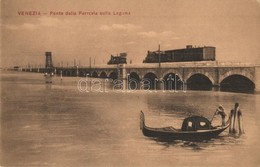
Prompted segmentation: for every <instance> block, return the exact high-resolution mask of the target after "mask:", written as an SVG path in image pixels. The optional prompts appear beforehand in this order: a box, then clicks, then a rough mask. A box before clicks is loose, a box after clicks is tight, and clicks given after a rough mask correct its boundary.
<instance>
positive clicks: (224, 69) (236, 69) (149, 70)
mask: <svg viewBox="0 0 260 167" xmlns="http://www.w3.org/2000/svg"><path fill="white" fill-rule="evenodd" d="M23 70H24V71H26V70H27V71H28V70H29V69H23ZM30 71H32V72H44V69H36V68H34V69H30ZM54 72H55V73H56V75H62V76H74V77H76V76H77V77H95V78H111V79H113V80H116V79H117V80H121V81H123V83H124V85H125V86H126V87H127V88H130V89H136V88H140V87H142V88H145V86H149V88H151V89H183V88H184V87H186V88H187V89H197V90H205V89H206V90H208V89H221V90H225V89H229V90H230V89H231V90H232V89H240V90H245V91H248V90H249V91H254V90H256V91H260V65H252V64H245V63H244V64H242V63H227V62H217V61H202V62H177V63H176V62H175V63H161V64H158V63H147V64H129V65H127V64H119V65H95V66H92V67H78V66H75V67H54Z"/></svg>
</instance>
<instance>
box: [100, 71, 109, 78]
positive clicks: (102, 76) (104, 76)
mask: <svg viewBox="0 0 260 167" xmlns="http://www.w3.org/2000/svg"><path fill="white" fill-rule="evenodd" d="M99 77H100V78H107V77H108V76H107V73H106V72H105V71H101V72H100V74H99Z"/></svg>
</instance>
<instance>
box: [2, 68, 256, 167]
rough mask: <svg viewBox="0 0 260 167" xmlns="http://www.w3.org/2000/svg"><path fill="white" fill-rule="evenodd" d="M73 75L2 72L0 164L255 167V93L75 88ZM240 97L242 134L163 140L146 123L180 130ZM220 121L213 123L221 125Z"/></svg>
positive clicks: (227, 106)
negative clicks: (142, 120) (149, 133)
mask: <svg viewBox="0 0 260 167" xmlns="http://www.w3.org/2000/svg"><path fill="white" fill-rule="evenodd" d="M79 79H80V78H76V77H74V78H73V77H71V78H69V77H63V80H62V81H61V80H60V78H58V77H54V78H53V84H45V80H44V77H43V76H42V75H41V74H35V73H23V72H1V139H2V148H1V150H2V152H1V164H0V165H2V166H118V167H119V166H120V167H121V166H147V167H148V166H149V167H152V166H156V167H158V166H171V167H172V166H203V167H204V166H205V167H208V166H259V165H260V160H259V157H260V154H259V153H260V146H259V139H260V136H259V127H260V126H259V118H260V114H259V108H260V103H258V102H259V100H260V95H259V94H240V93H227V92H214V91H187V92H186V93H184V92H181V91H179V92H175V93H173V92H157V93H147V92H144V91H136V92H131V93H126V92H125V93H116V92H113V91H108V93H97V92H90V93H86V92H80V91H79V90H78V89H77V81H78V80H79ZM235 102H240V104H241V110H242V112H243V119H244V128H245V135H243V136H241V137H239V138H234V137H232V136H229V135H228V133H227V132H226V131H225V132H223V133H222V134H221V135H220V137H218V138H217V139H213V140H211V141H208V142H192V143H191V142H181V141H176V142H161V141H157V140H154V139H150V138H147V137H145V136H143V134H142V133H141V131H140V129H139V112H140V110H143V111H144V113H145V116H146V123H147V125H148V126H154V127H160V126H174V127H176V128H180V126H181V123H182V120H183V119H184V118H185V117H187V116H189V115H190V114H199V115H203V116H205V117H207V118H209V119H210V118H211V117H212V115H213V113H214V111H215V109H216V107H217V106H218V105H219V104H222V105H223V106H224V107H225V109H226V112H229V110H230V109H231V108H232V107H233V105H234V103H235ZM220 122H221V120H220V119H219V118H216V119H214V121H213V123H214V124H220Z"/></svg>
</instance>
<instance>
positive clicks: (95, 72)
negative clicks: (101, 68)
mask: <svg viewBox="0 0 260 167" xmlns="http://www.w3.org/2000/svg"><path fill="white" fill-rule="evenodd" d="M98 76H99V75H98V72H97V71H93V72H92V73H91V77H95V78H97V77H98Z"/></svg>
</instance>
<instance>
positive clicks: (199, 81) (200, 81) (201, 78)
mask: <svg viewBox="0 0 260 167" xmlns="http://www.w3.org/2000/svg"><path fill="white" fill-rule="evenodd" d="M212 87H213V83H212V82H211V81H210V79H209V78H208V77H207V76H205V75H203V74H194V75H192V76H191V77H190V78H189V79H188V80H187V89H189V90H212Z"/></svg>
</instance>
